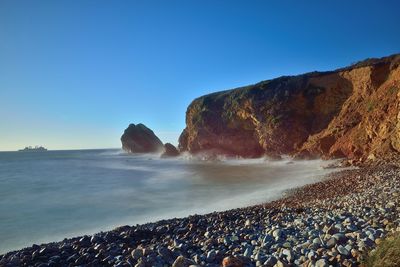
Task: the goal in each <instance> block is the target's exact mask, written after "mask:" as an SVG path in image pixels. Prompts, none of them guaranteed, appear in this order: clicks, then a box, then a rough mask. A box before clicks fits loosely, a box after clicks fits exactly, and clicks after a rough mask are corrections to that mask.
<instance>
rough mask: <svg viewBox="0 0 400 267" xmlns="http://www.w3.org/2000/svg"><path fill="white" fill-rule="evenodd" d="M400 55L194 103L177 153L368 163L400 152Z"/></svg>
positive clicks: (228, 93)
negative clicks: (320, 158) (289, 156)
mask: <svg viewBox="0 0 400 267" xmlns="http://www.w3.org/2000/svg"><path fill="white" fill-rule="evenodd" d="M399 64H400V54H398V55H392V56H389V57H385V58H380V59H367V60H365V61H361V62H359V63H356V64H354V65H352V66H350V67H346V68H342V69H338V70H335V71H329V72H312V73H307V74H303V75H298V76H284V77H280V78H277V79H273V80H268V81H263V82H260V83H257V84H254V85H250V86H246V87H241V88H237V89H232V90H227V91H222V92H217V93H213V94H209V95H205V96H202V97H199V98H197V99H195V100H194V101H193V102H192V103H191V104H190V105H189V107H188V109H187V112H186V128H185V129H184V131H183V132H182V134H181V136H180V138H179V149H180V150H181V151H189V152H191V153H197V152H203V151H211V152H213V153H218V154H227V155H238V156H243V157H257V156H261V155H264V154H270V155H282V154H289V155H296V156H299V157H325V158H337V157H347V158H349V159H356V160H373V159H375V158H383V157H387V156H389V155H393V154H396V153H398V152H400V112H399V100H400V91H399V88H400V67H399Z"/></svg>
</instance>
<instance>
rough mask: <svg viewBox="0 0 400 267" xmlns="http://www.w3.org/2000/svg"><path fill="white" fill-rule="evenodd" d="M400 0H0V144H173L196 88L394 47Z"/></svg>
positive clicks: (339, 62)
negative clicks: (141, 136) (135, 135)
mask: <svg viewBox="0 0 400 267" xmlns="http://www.w3.org/2000/svg"><path fill="white" fill-rule="evenodd" d="M399 10H400V2H399V1H385V0H379V1H378V0H377V1H370V0H364V1H359V0H357V1H344V0H337V1H329V0H327V1H306V0H305V1H294V0H293V1H286V0H279V1H278V0H277V1H274V0H270V1H267V0H265V1H247V0H243V1H240V0H235V1H230V0H227V1H222V0H216V1H207V0H202V1H199V0H184V1H174V0H169V1H153V0H145V1H133V0H130V1H124V0H119V1H111V0H109V1H101V0H93V1H91V0H80V1H63V0H60V1H41V0H38V1H19V0H1V1H0V151H8V150H16V149H19V148H23V147H25V146H28V145H44V146H45V147H47V148H49V149H80V148H82V149H83V148H118V147H120V146H121V143H120V136H121V134H122V133H123V131H124V129H125V128H126V127H127V126H128V125H129V124H130V123H135V124H136V123H144V124H145V125H147V126H148V127H149V128H151V129H153V131H154V132H155V133H156V134H157V135H158V136H159V137H160V138H161V140H162V141H164V142H172V143H173V144H177V139H178V136H179V134H180V132H181V131H182V129H183V128H184V127H185V111H186V108H187V106H188V105H189V104H190V102H191V101H192V100H193V99H194V98H196V97H198V96H201V95H204V94H207V93H211V92H215V91H220V90H224V89H229V88H235V87H239V86H244V85H248V84H253V83H256V82H259V81H262V80H267V79H271V78H275V77H278V76H282V75H295V74H301V73H304V72H310V71H315V70H319V71H324V70H332V69H336V68H339V67H343V66H346V65H349V64H351V63H353V62H356V61H359V60H362V59H365V58H368V57H382V56H386V55H390V54H394V53H399V52H400V32H399V25H400V16H399V15H398V12H399Z"/></svg>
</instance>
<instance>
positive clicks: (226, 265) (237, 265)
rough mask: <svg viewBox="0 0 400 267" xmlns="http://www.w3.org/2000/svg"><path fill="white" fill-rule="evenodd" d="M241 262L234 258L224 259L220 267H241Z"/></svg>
mask: <svg viewBox="0 0 400 267" xmlns="http://www.w3.org/2000/svg"><path fill="white" fill-rule="evenodd" d="M243 266H244V264H243V261H242V260H240V259H239V258H236V257H234V256H228V257H225V258H224V259H223V260H222V267H243Z"/></svg>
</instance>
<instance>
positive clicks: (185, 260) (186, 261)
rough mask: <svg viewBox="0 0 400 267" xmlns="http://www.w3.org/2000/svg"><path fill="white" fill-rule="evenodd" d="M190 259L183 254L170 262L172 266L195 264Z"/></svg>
mask: <svg viewBox="0 0 400 267" xmlns="http://www.w3.org/2000/svg"><path fill="white" fill-rule="evenodd" d="M195 264H196V263H194V262H193V261H192V260H190V259H188V258H185V257H183V256H179V257H177V258H176V260H175V261H174V263H173V264H172V267H189V266H190V265H195Z"/></svg>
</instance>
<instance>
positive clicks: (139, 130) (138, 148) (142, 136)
mask: <svg viewBox="0 0 400 267" xmlns="http://www.w3.org/2000/svg"><path fill="white" fill-rule="evenodd" d="M121 143H122V149H123V150H125V151H126V152H129V153H155V152H161V151H163V149H164V146H163V143H162V142H161V140H160V139H159V138H158V137H157V136H156V135H155V134H154V132H153V131H152V130H150V129H149V128H147V127H146V126H145V125H144V124H141V123H139V124H137V125H135V124H130V125H129V126H128V128H126V129H125V131H124V133H123V135H122V136H121Z"/></svg>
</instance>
